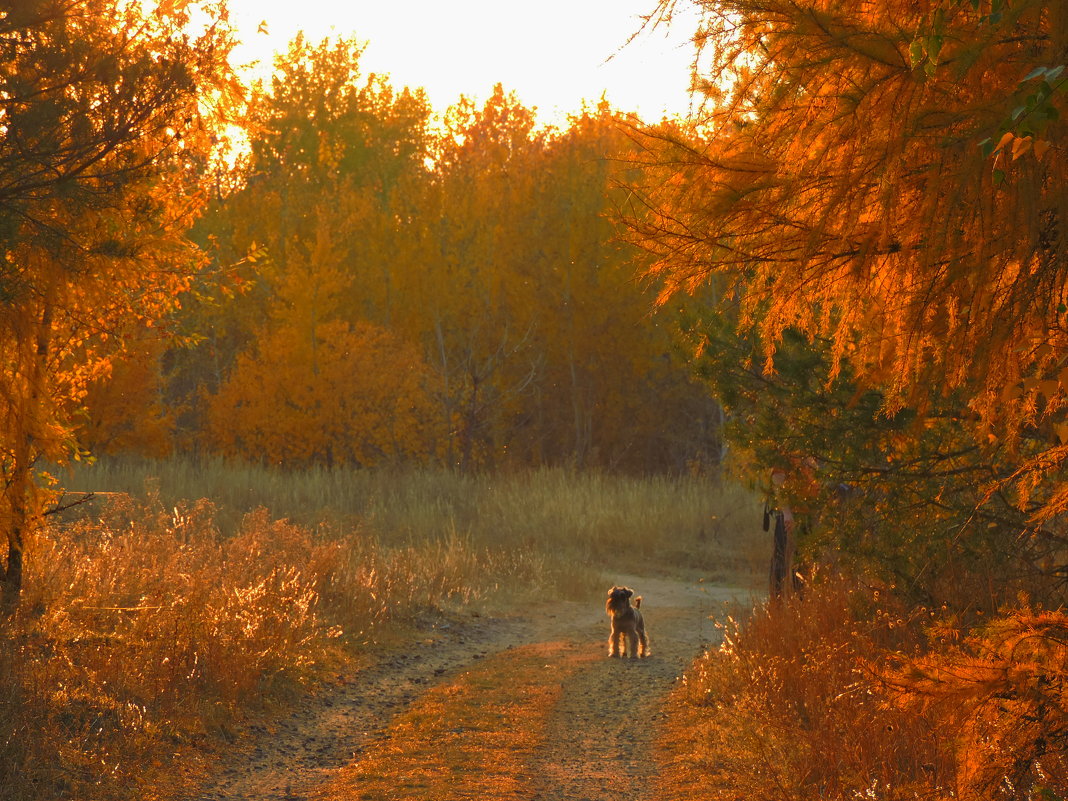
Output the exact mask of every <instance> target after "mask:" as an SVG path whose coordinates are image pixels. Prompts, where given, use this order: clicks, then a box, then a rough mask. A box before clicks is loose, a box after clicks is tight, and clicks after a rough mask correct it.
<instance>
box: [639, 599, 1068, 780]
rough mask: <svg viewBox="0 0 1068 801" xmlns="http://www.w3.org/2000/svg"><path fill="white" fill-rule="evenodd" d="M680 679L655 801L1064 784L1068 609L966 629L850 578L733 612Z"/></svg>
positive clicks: (1008, 614) (1067, 773) (1067, 767)
mask: <svg viewBox="0 0 1068 801" xmlns="http://www.w3.org/2000/svg"><path fill="white" fill-rule="evenodd" d="M725 628H726V630H725V638H724V643H723V645H722V647H720V648H719V649H717V650H715V651H711V652H709V653H707V654H705V656H704V657H703V658H702V659H700V660H699V661H698V662H697V663H696V664H695V665H694V666H693V668H692V669H691V671H690V672H689V673H688V674H687V675H686V677H685V678H684V681H683V682H682V683H681V685H680V686H679V688H678V690H677V691H676V692H675V693H674V697H673V699H672V704H671V714H670V716H669V717H670V722H669V723H668V725H667V727H666V732H667V736H666V738H665V742H664V746H665V750H666V752H667V753H668V754H669V755H670V759H669V764H670V768H669V770H668V772H667V775H666V776H665V782H664V792H663V793H661V794H659V796H658V797H659V798H660V799H661V801H675V799H678V800H679V801H681V800H682V799H686V800H687V801H688V800H689V799H692V798H705V799H710V801H715V800H716V799H722V800H723V801H734V799H737V798H761V799H775V800H776V801H808V800H809V799H813V798H819V799H826V801H855V800H856V799H871V801H879V800H880V799H917V798H920V799H927V798H931V799H935V798H939V799H941V798H959V799H969V800H974V801H985V799H1006V801H1010V800H1011V801H1036V800H1038V799H1045V801H1058V799H1064V798H1066V797H1068V614H1066V613H1065V612H1063V611H1059V612H1035V611H1032V610H1029V609H1016V610H1008V609H1005V610H1002V612H1001V613H1000V614H999V617H998V618H997V619H995V620H993V621H990V622H989V623H987V624H984V625H981V626H977V627H973V628H971V629H970V630H969V629H968V628H965V627H962V626H961V625H960V622H959V621H958V620H955V619H953V618H952V617H948V618H947V617H944V615H943V613H942V611H936V612H932V611H931V610H927V609H923V608H905V607H903V606H901V604H900V602H899V601H898V600H896V599H894V598H893V597H888V596H887V595H886V593H885V592H884V593H882V594H880V593H879V592H878V591H876V590H873V589H872V588H870V587H867V586H865V585H861V584H858V585H850V584H849V583H847V582H846V581H844V580H835V581H832V582H828V583H824V584H822V585H820V584H817V585H815V586H813V587H810V588H809V592H808V593H807V594H806V597H805V598H804V599H795V600H794V601H791V602H790V603H778V604H769V605H767V606H764V607H761V608H758V609H756V610H755V611H754V612H753V614H752V615H751V616H750V617H749V618H748V620H746V621H745V623H744V625H741V624H739V623H737V622H735V621H729V622H728V624H727V625H726V627H725Z"/></svg>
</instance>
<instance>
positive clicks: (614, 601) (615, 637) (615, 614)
mask: <svg viewBox="0 0 1068 801" xmlns="http://www.w3.org/2000/svg"><path fill="white" fill-rule="evenodd" d="M633 595H634V591H633V590H631V589H629V588H627V587H613V588H612V589H610V590H609V591H608V601H607V602H606V603H605V605H604V609H605V611H606V612H607V613H608V616H609V617H610V618H612V633H611V634H610V635H609V637H608V655H609V656H623V655H624V653H626V655H627V656H629V657H630V658H631V659H634V658H635V657H636V656H639V655H640V656H643V657H645V656H649V638H648V637H646V636H645V621H644V620H642V613H641V612H639V611H638V610H639V608H640V607H641V605H642V598H641V596H640V595H639V596H638V597H637V598H635V599H634V606H631V605H630V599H631V596H633ZM620 638H624V642H623V650H620V648H619V640H620Z"/></svg>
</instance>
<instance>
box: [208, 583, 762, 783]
mask: <svg viewBox="0 0 1068 801" xmlns="http://www.w3.org/2000/svg"><path fill="white" fill-rule="evenodd" d="M614 580H615V582H616V583H620V584H626V585H628V586H631V587H633V588H634V589H635V590H636V591H637V593H638V594H640V595H642V596H643V597H644V599H645V600H644V603H643V605H642V611H643V612H644V613H645V618H646V622H647V626H648V629H649V634H650V639H651V644H652V656H651V657H649V658H647V659H642V660H627V659H609V658H608V656H607V643H606V641H607V635H608V619H607V617H606V616H605V614H604V609H603V606H602V605H600V604H598V603H596V602H593V603H585V604H580V603H575V602H557V603H554V604H546V605H544V606H541V607H539V608H538V609H536V610H531V609H523V610H515V611H512V612H511V613H509V614H503V615H500V616H492V617H491V616H484V617H472V618H469V619H466V620H464V621H462V622H452V623H444V624H440V623H439V624H437V625H436V626H434V627H433V628H429V629H428V630H427V631H426V636H425V637H424V638H422V639H421V640H419V641H417V642H415V643H413V644H412V645H411V646H410V647H408V648H406V649H404V650H403V651H396V652H394V653H392V654H391V655H389V656H387V657H385V658H384V659H383V660H382V661H381V662H380V663H379V664H376V665H375V666H373V667H370V668H368V669H366V670H363V671H361V672H360V673H359V674H358V675H356V676H354V677H351V678H344V677H339V681H338V683H337V685H336V686H335V687H334V688H332V689H331V690H330V691H329V692H326V693H324V694H323V695H322V696H321V697H319V698H317V699H316V700H314V701H312V702H310V703H308V704H307V705H305V706H304V707H303V708H302V709H301V710H300V711H299V712H298V713H297V714H295V715H293V716H292V717H290V718H288V719H286V720H284V721H282V722H281V723H279V724H278V726H277V728H276V729H274V730H272V731H266V730H261V731H259V732H258V733H254V738H253V739H254V741H253V742H250V743H248V744H246V746H245V747H244V748H241V749H240V751H239V752H238V753H235V754H234V755H233V757H232V758H231V759H229V760H228V761H227V764H225V765H224V766H223V768H222V769H221V770H220V772H219V774H218V775H217V776H216V777H215V778H214V780H213V781H212V782H211V783H210V784H209V785H208V786H206V787H205V788H204V789H203V790H202V791H201V792H200V793H198V794H197V795H195V796H194V797H193V798H194V799H196V801H252V799H257V801H260V800H261V799H262V800H263V801H296V799H305V798H313V797H314V798H319V799H330V800H331V801H333V800H334V799H338V800H339V801H340V800H341V799H349V798H369V799H377V798H383V799H387V798H396V799H409V798H416V799H417V798H423V797H424V796H425V797H427V798H430V797H440V798H443V799H446V800H447V799H451V798H456V799H461V798H469V797H470V798H480V797H489V798H527V799H539V801H564V799H567V801H592V800H593V799H616V798H620V797H626V798H645V797H649V792H650V782H651V780H652V779H653V777H654V776H655V773H656V767H657V766H656V765H655V764H654V761H653V760H652V759H651V758H650V756H649V755H650V754H651V753H652V747H651V746H652V743H653V741H654V739H655V737H656V731H657V725H656V723H657V721H658V720H659V718H660V715H661V712H660V708H661V703H662V701H663V698H664V696H665V695H666V694H667V693H668V692H669V691H670V689H671V687H672V685H673V683H674V681H675V680H676V678H677V677H678V676H679V675H680V674H681V673H682V671H683V670H684V669H685V667H686V666H687V665H688V664H689V662H690V661H691V660H692V659H693V658H694V657H695V656H696V655H697V654H699V653H700V652H701V650H702V649H703V648H704V647H706V646H707V645H708V644H710V643H712V642H714V641H715V640H716V639H717V637H718V632H717V630H716V629H715V627H714V625H713V623H712V622H711V621H710V620H709V616H710V615H712V614H713V613H714V612H716V611H717V610H718V609H720V607H721V605H722V603H724V602H726V601H730V600H732V599H738V600H745V599H746V597H747V593H746V592H745V591H742V590H736V589H732V588H726V587H719V586H714V585H706V584H703V583H700V582H699V581H686V580H681V579H664V578H645V577H637V576H616V577H614ZM606 586H607V585H606ZM487 720H489V721H495V722H494V723H493V724H492V725H487V723H486V721H487ZM494 754H496V756H493V755H494ZM472 760H475V761H474V762H473V761H472ZM392 774H396V775H392Z"/></svg>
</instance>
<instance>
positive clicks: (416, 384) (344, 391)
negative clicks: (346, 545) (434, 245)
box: [205, 320, 438, 466]
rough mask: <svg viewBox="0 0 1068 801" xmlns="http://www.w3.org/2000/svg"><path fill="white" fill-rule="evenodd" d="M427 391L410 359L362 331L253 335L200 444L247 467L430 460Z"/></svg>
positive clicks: (398, 344)
mask: <svg viewBox="0 0 1068 801" xmlns="http://www.w3.org/2000/svg"><path fill="white" fill-rule="evenodd" d="M433 387H434V381H433V376H432V375H431V374H430V372H429V369H428V368H427V366H426V364H425V363H424V362H423V359H422V356H421V354H420V353H419V351H418V350H417V349H416V348H414V347H412V346H411V345H409V344H407V343H405V342H402V341H400V340H399V339H397V338H396V337H395V336H393V335H392V334H390V333H389V332H387V331H385V330H384V329H381V328H379V327H377V326H373V325H371V324H369V323H360V324H357V325H355V326H350V325H348V324H347V323H343V322H341V321H334V322H330V323H321V324H318V325H316V326H314V329H313V331H309V330H308V329H307V328H306V326H305V325H304V324H303V323H302V321H300V320H294V321H293V324H292V325H291V326H290V325H284V324H283V325H278V326H277V327H276V328H275V329H274V330H273V331H272V330H267V331H262V332H261V334H260V340H259V342H258V346H257V348H256V350H255V352H254V353H251V354H247V355H244V356H241V357H239V359H238V361H237V364H236V366H235V368H234V370H233V372H232V373H231V375H230V378H229V380H227V381H226V382H225V383H224V384H223V386H222V387H220V389H219V392H218V393H217V394H216V395H214V396H212V397H211V399H210V403H209V415H208V416H209V421H208V429H207V431H206V432H205V441H206V444H207V445H208V446H209V447H210V448H211V449H213V450H218V451H221V452H222V453H224V454H226V455H228V456H232V457H239V458H244V459H248V460H249V461H260V460H264V461H267V462H269V463H274V464H278V463H281V464H287V465H306V464H342V463H353V464H360V465H364V466H371V465H374V464H378V463H380V462H382V461H385V460H389V459H395V458H401V457H407V458H415V459H425V458H428V457H430V456H432V455H434V453H435V444H434V443H435V440H436V438H437V436H438V432H437V431H436V430H435V428H434V425H433V421H434V420H435V419H437V415H436V408H435V406H434V404H433V401H432V398H431V395H430V393H431V392H432V391H433Z"/></svg>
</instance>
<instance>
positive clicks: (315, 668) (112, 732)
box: [0, 465, 758, 801]
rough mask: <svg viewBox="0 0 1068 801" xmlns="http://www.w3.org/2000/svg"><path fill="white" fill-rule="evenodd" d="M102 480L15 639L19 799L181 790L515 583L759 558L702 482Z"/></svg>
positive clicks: (2, 656) (11, 650) (3, 794)
mask: <svg viewBox="0 0 1068 801" xmlns="http://www.w3.org/2000/svg"><path fill="white" fill-rule="evenodd" d="M172 467H175V468H176V469H178V470H185V468H184V467H183V466H181V465H177V466H172ZM123 469H125V468H123ZM93 470H94V471H96V470H99V471H100V472H93V473H90V474H83V475H81V476H77V477H72V476H66V477H65V481H64V484H65V485H66V486H71V487H74V486H77V488H78V489H83V488H89V489H96V490H100V489H103V490H108V491H110V492H116V493H117V494H115V495H111V496H107V500H106V502H101V501H94V505H93V506H89V505H87V506H83V507H79V508H78V510H77V517H72V516H71V514H70V513H67V514H66V517H67V519H66V520H62V519H60V517H62V516H54V517H51V518H49V526H48V527H47V528H46V530H45V531H43V532H42V533H41V535H40V536H39V537H38V538H37V539H36V541H35V542H34V543H32V547H31V552H30V560H29V563H28V573H27V576H26V589H25V594H24V599H23V604H22V607H21V610H20V612H19V614H18V615H17V616H16V617H15V618H14V619H12V620H10V621H8V622H6V623H5V624H4V628H3V630H2V631H0V776H3V777H4V781H0V800H2V801H8V800H9V799H11V800H15V799H17V800H18V801H24V800H25V799H35V801H36V800H37V799H42V800H44V799H50V798H74V799H82V798H84V799H94V800H96V799H100V800H102V801H106V800H107V799H116V800H119V799H131V798H152V797H167V796H168V795H175V794H177V795H181V794H182V793H183V792H184V791H185V790H186V789H188V788H183V787H181V786H180V785H177V784H175V783H174V780H175V770H174V765H176V764H180V765H181V771H179V773H180V774H181V775H182V776H184V777H188V778H189V779H190V780H192V779H195V778H196V776H197V773H198V770H199V769H200V767H201V766H199V765H198V762H197V760H198V759H200V758H202V757H201V756H198V755H202V754H203V753H205V752H206V751H210V748H211V746H212V745H213V744H215V745H217V744H219V743H221V742H225V740H226V739H227V738H228V737H231V736H232V735H233V733H234V732H236V730H237V726H238V725H239V723H240V721H241V720H242V719H245V718H247V717H248V716H249V715H257V714H270V712H271V709H272V708H273V707H274V706H277V705H278V704H285V703H287V701H288V700H289V699H295V698H297V697H299V695H300V694H301V693H302V692H304V691H305V688H306V687H307V686H308V685H310V684H314V683H315V682H316V681H317V680H318V679H319V678H320V677H321V676H322V675H323V671H325V670H327V669H330V668H334V667H337V666H339V665H340V664H342V663H346V664H351V663H352V661H353V660H358V659H360V658H361V654H363V653H364V652H365V651H366V649H368V648H373V647H375V646H374V643H375V642H376V641H378V640H383V639H387V640H390V641H395V640H396V639H397V638H398V637H401V638H403V636H405V635H404V632H405V631H406V630H408V629H410V628H411V627H413V626H418V625H420V624H421V623H423V622H425V620H426V619H427V617H428V616H431V617H432V616H435V615H439V614H441V613H442V611H443V610H447V609H448V608H450V607H453V606H458V605H465V604H471V603H479V602H481V601H483V600H485V599H489V598H492V597H494V596H495V595H496V594H498V593H500V592H501V591H502V590H505V589H506V590H507V591H509V592H515V593H524V592H544V591H545V590H546V589H549V590H551V591H553V592H555V593H558V594H562V595H565V596H569V597H582V596H584V595H586V594H588V593H590V592H596V593H597V594H598V595H599V594H600V593H601V591H602V589H603V588H602V587H601V584H602V581H601V579H600V569H601V568H604V569H617V570H620V569H634V567H635V566H636V565H635V562H642V561H643V560H644V563H643V564H640V565H638V566H640V567H641V568H642V569H649V567H650V566H651V565H653V564H659V565H660V566H661V567H663V568H664V569H668V568H669V567H670V566H671V565H672V564H680V563H682V564H687V565H692V566H697V565H700V564H721V563H728V568H727V569H728V570H729V571H732V572H733V573H734V574H739V575H740V572H741V571H744V570H746V567H747V565H748V564H749V562H748V561H747V560H749V559H751V558H753V557H750V556H747V555H744V554H743V555H742V556H736V555H735V554H734V552H733V549H734V548H736V547H737V548H739V549H741V548H742V547H743V544H744V543H747V542H748V541H749V535H748V533H747V532H740V531H739V532H735V531H734V530H733V529H731V528H730V524H729V522H725V521H729V512H725V508H728V509H729V506H730V505H731V504H733V503H735V502H736V501H738V500H739V499H744V498H745V496H744V495H738V494H732V492H730V491H725V490H722V489H717V488H716V487H715V486H711V485H709V484H708V483H707V482H700V481H698V480H696V479H693V480H690V479H687V480H680V481H678V482H672V481H670V480H666V479H664V480H661V479H648V480H644V481H643V480H635V479H611V478H609V477H605V476H598V475H593V476H583V475H574V474H566V473H562V472H553V471H546V472H544V473H538V474H534V475H526V476H519V475H516V476H509V477H503V478H490V477H479V478H470V477H459V476H455V475H452V474H430V473H427V474H416V475H411V476H407V477H405V476H401V475H395V474H393V475H390V474H376V475H370V474H360V473H355V472H354V473H350V474H347V475H346V476H344V477H343V476H342V474H340V473H330V474H327V473H325V472H324V473H319V474H313V475H298V476H292V477H291V479H290V481H289V482H288V485H287V484H286V483H284V482H283V483H278V480H279V476H277V475H276V474H274V473H272V472H271V471H248V472H245V473H242V472H240V471H235V472H229V471H221V472H219V473H212V471H210V470H204V471H201V474H199V476H198V479H197V480H198V481H199V482H201V485H200V486H193V484H185V483H181V482H175V483H173V484H171V483H170V481H171V479H170V478H168V474H167V473H166V472H165V471H160V475H159V476H156V477H153V476H151V475H150V474H149V473H148V471H147V470H146V471H145V472H143V473H141V474H138V475H137V476H136V477H135V476H133V474H130V473H120V472H119V471H118V470H117V469H114V468H108V467H107V466H103V465H97V466H96V467H95V468H93ZM184 474H185V475H186V476H187V477H189V478H192V476H193V474H192V472H189V471H186V472H185V473H184ZM120 475H124V476H126V478H127V479H128V480H129V481H131V482H133V483H137V484H138V487H136V488H135V489H136V490H137V492H136V493H135V494H136V496H137V497H131V496H129V495H126V494H122V492H121V490H122V489H123V488H122V487H121V486H120V485H119V484H120V482H119V480H118V479H119V477H120ZM343 478H344V480H343ZM72 481H77V482H78V484H77V485H75V484H74V483H72ZM83 481H84V482H88V483H81V482H83ZM243 481H247V482H248V485H247V486H243V488H242V487H240V486H239V485H240V484H241V482H243ZM286 486H289V487H290V489H289V492H288V494H287V492H285V491H283V490H284V487H286ZM213 487H214V489H213ZM200 490H203V493H202V494H201V493H200ZM183 493H192V494H191V495H189V497H198V495H202V499H201V500H199V501H195V502H189V501H185V500H182V498H181V496H182V494H183ZM275 493H277V494H275ZM237 497H245V498H247V499H248V504H250V505H242V504H243V503H244V502H242V504H239V505H238V506H237V507H226V506H223V504H226V503H236V502H237V501H235V500H234V499H235V498H237ZM261 500H270V502H271V509H269V510H268V509H267V508H265V507H262V506H261V507H256V506H253V505H251V504H255V503H259V502H260V501H261ZM302 504H307V506H304V507H302V506H301V505H302ZM749 505H750V507H751V504H749ZM310 509H314V511H309V510H310ZM747 517H748V518H749V519H750V520H751V521H752V524H751V525H750V526H749V530H750V531H753V530H755V528H756V526H755V524H756V523H757V522H758V521H757V520H756V515H755V514H752V513H751V511H749V510H747ZM621 543H626V544H627V545H628V546H633V547H628V548H619V545H620V544H621ZM617 550H618V551H620V552H623V553H626V554H628V559H629V560H631V561H630V562H629V563H624V564H613V563H612V561H611V559H610V558H609V557H610V556H611V555H612V554H614V553H616V551H617ZM635 552H636V553H637V555H636V556H635V555H634V553H635ZM654 556H655V557H658V558H657V559H655V560H654ZM731 560H733V561H731Z"/></svg>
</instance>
